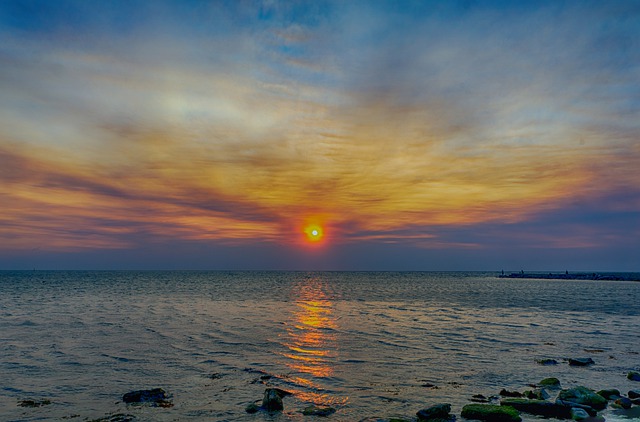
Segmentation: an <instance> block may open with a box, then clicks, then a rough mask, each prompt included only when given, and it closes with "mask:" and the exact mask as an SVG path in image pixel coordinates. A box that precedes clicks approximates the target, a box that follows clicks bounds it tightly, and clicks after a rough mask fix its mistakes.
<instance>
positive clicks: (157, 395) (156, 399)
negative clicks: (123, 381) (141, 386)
mask: <svg viewBox="0 0 640 422" xmlns="http://www.w3.org/2000/svg"><path fill="white" fill-rule="evenodd" d="M122 401H123V402H125V403H141V404H148V405H150V406H154V407H172V406H173V403H171V400H169V396H168V395H167V393H166V392H165V391H164V390H163V389H162V388H152V389H151V390H136V391H131V392H129V393H127V394H125V395H124V396H122Z"/></svg>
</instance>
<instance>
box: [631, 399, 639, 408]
mask: <svg viewBox="0 0 640 422" xmlns="http://www.w3.org/2000/svg"><path fill="white" fill-rule="evenodd" d="M631 403H633V404H635V405H636V406H640V399H632V400H631Z"/></svg>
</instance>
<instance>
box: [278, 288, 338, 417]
mask: <svg viewBox="0 0 640 422" xmlns="http://www.w3.org/2000/svg"><path fill="white" fill-rule="evenodd" d="M326 289H327V286H326V284H325V283H324V282H323V281H322V279H321V278H319V277H311V278H307V279H305V280H303V281H301V282H300V283H299V284H297V285H296V287H295V291H292V294H293V296H294V297H297V298H298V299H297V300H296V303H295V305H296V306H295V309H294V311H293V312H292V314H291V321H290V323H289V328H288V330H287V337H286V339H285V340H284V341H283V345H284V346H285V347H286V348H287V349H288V350H287V351H285V352H284V353H283V356H284V357H285V358H286V361H285V365H286V366H287V367H288V368H290V369H291V370H292V371H293V373H292V374H291V380H292V381H293V382H295V383H296V384H298V385H301V386H304V387H305V390H304V391H297V392H295V394H296V396H297V397H298V398H299V399H300V400H302V401H305V402H310V403H314V404H317V405H337V404H344V403H346V402H347V401H348V397H336V396H335V395H333V394H330V393H329V392H328V391H327V389H326V386H325V385H323V384H324V383H323V382H322V381H323V379H327V378H329V377H332V376H333V375H334V370H335V368H334V364H335V361H336V359H337V356H338V351H337V349H338V348H337V339H336V330H337V328H338V326H337V322H336V321H337V320H336V317H335V315H334V313H333V310H334V309H333V302H332V300H331V298H330V297H329V295H327V292H326Z"/></svg>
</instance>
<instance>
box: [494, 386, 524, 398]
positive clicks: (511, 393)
mask: <svg viewBox="0 0 640 422" xmlns="http://www.w3.org/2000/svg"><path fill="white" fill-rule="evenodd" d="M498 394H500V395H501V396H502V397H522V393H519V392H518V391H507V390H505V389H504V388H503V389H502V390H500V393H498Z"/></svg>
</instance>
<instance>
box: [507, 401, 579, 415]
mask: <svg viewBox="0 0 640 422" xmlns="http://www.w3.org/2000/svg"><path fill="white" fill-rule="evenodd" d="M500 406H510V407H513V408H514V409H516V410H519V411H521V412H525V413H529V414H532V415H538V416H544V417H547V418H550V417H552V418H560V419H566V418H569V417H570V415H571V408H570V407H567V406H564V405H562V404H558V403H552V402H549V401H546V400H530V399H516V398H512V399H504V400H501V401H500Z"/></svg>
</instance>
